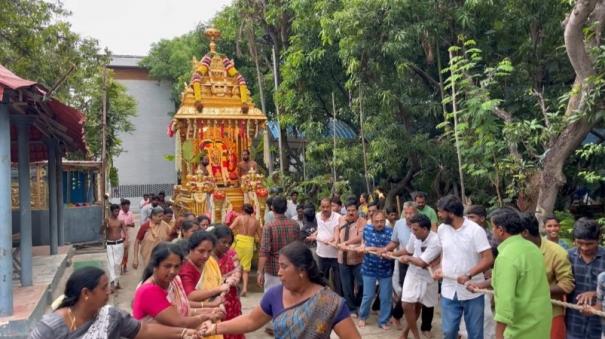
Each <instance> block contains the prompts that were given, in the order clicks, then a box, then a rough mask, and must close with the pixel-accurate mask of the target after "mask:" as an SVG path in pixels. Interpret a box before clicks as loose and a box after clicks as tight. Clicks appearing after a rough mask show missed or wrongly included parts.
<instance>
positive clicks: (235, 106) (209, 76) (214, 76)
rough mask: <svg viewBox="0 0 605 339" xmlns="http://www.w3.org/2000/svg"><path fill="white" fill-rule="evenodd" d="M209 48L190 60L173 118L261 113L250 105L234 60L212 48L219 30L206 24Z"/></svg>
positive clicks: (256, 116)
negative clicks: (188, 79)
mask: <svg viewBox="0 0 605 339" xmlns="http://www.w3.org/2000/svg"><path fill="white" fill-rule="evenodd" d="M205 34H206V36H208V37H209V38H210V52H208V53H207V54H206V55H204V56H203V58H202V59H201V60H199V61H198V60H196V59H195V58H193V60H192V77H191V81H190V83H189V84H188V86H187V87H186V88H185V90H184V91H183V93H182V94H181V107H180V108H179V109H178V111H177V113H176V115H175V118H176V119H204V120H256V121H263V122H264V121H265V120H267V117H266V116H265V114H264V113H263V112H262V111H261V110H260V109H258V108H257V107H255V106H254V103H253V102H252V100H251V99H250V93H249V90H248V86H247V84H246V80H245V79H244V77H243V76H242V75H241V74H240V73H239V72H238V71H237V69H236V68H235V63H234V62H233V60H232V59H229V58H228V57H227V56H225V55H223V54H220V53H219V52H217V50H216V41H217V40H218V38H219V37H220V31H218V30H216V29H214V28H209V29H207V30H206V32H205Z"/></svg>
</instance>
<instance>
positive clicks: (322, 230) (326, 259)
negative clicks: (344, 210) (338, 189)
mask: <svg viewBox="0 0 605 339" xmlns="http://www.w3.org/2000/svg"><path fill="white" fill-rule="evenodd" d="M331 207H332V206H331V204H330V199H328V198H323V199H321V204H320V212H319V213H317V231H316V232H315V233H314V234H313V235H311V236H310V237H309V238H311V240H318V241H317V250H316V251H317V258H318V259H319V260H318V261H319V262H318V264H319V270H320V271H321V273H322V274H323V276H324V278H326V280H331V281H332V286H333V287H334V291H335V292H336V293H338V294H339V295H341V296H342V288H341V284H340V272H339V270H338V250H337V249H336V248H335V247H333V246H330V245H327V244H325V243H335V241H336V239H335V238H334V234H335V232H334V231H335V230H336V227H338V224H339V220H340V217H341V215H340V214H338V213H336V212H333V211H332V208H331ZM330 271H331V272H332V276H331V277H330ZM330 278H331V279H330Z"/></svg>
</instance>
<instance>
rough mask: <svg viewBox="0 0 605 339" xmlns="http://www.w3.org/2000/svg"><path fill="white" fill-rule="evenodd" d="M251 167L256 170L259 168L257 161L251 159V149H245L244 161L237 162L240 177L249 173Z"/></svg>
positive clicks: (243, 152) (243, 153)
mask: <svg viewBox="0 0 605 339" xmlns="http://www.w3.org/2000/svg"><path fill="white" fill-rule="evenodd" d="M251 168H254V169H255V170H256V169H258V165H257V164H256V161H254V160H250V151H248V150H247V149H245V150H243V151H242V161H240V162H239V164H237V170H238V171H239V175H240V177H241V176H242V175H246V174H248V172H249V171H250V169H251Z"/></svg>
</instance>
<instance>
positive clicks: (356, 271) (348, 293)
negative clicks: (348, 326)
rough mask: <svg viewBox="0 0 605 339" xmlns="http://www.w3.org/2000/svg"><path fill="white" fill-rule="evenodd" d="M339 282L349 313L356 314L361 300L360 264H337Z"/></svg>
mask: <svg viewBox="0 0 605 339" xmlns="http://www.w3.org/2000/svg"><path fill="white" fill-rule="evenodd" d="M338 269H339V270H340V282H341V284H342V294H343V297H344V298H345V300H346V302H347V306H348V307H349V311H351V313H357V308H358V307H359V305H361V299H362V298H363V280H362V279H361V264H359V265H345V264H339V265H338Z"/></svg>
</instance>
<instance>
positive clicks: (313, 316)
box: [200, 241, 361, 339]
mask: <svg viewBox="0 0 605 339" xmlns="http://www.w3.org/2000/svg"><path fill="white" fill-rule="evenodd" d="M278 275H279V277H280V280H281V282H282V285H279V286H275V287H273V288H271V289H269V290H268V291H267V293H265V295H264V296H263V299H262V300H261V302H260V305H259V306H257V307H256V308H255V309H253V310H252V312H250V313H248V314H245V315H242V316H239V317H237V318H235V319H232V320H229V321H225V322H220V323H217V324H212V323H204V324H203V325H202V327H201V328H200V330H202V331H203V332H204V333H205V335H214V334H240V333H248V332H253V331H255V330H257V329H259V328H261V327H262V326H263V325H265V324H266V323H267V322H269V321H270V320H273V327H274V335H275V338H278V339H282V338H297V339H328V338H330V334H331V333H332V331H334V332H336V334H337V335H338V336H339V337H340V338H347V339H349V338H350V339H357V338H361V336H360V334H359V332H358V331H357V327H356V326H355V324H354V323H353V320H352V319H351V315H350V313H349V308H348V307H347V306H346V303H345V301H344V299H342V298H341V297H340V296H339V295H337V294H336V293H334V292H332V291H331V290H330V289H328V288H327V287H326V283H325V280H324V279H323V277H322V276H321V273H320V272H319V269H318V268H317V264H316V263H315V260H313V255H312V254H311V251H310V250H309V249H308V248H307V247H306V246H305V245H304V244H303V243H302V242H298V241H297V242H294V243H291V244H289V245H288V246H286V247H284V248H282V249H281V251H280V256H279V273H278Z"/></svg>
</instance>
